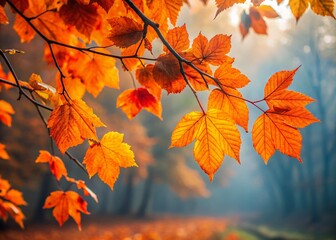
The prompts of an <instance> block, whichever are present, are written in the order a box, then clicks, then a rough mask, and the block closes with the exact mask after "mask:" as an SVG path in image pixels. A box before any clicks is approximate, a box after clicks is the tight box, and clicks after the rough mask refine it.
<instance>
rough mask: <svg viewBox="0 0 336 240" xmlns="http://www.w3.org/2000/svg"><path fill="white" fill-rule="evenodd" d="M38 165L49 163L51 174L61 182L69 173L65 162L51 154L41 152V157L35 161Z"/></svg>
mask: <svg viewBox="0 0 336 240" xmlns="http://www.w3.org/2000/svg"><path fill="white" fill-rule="evenodd" d="M35 162H36V163H49V167H50V171H51V173H52V174H53V175H54V176H55V177H56V179H57V181H59V180H60V179H61V178H62V176H64V177H66V176H68V172H67V170H66V168H65V166H64V163H63V161H62V160H61V159H60V158H59V157H56V156H52V155H51V154H50V153H49V152H47V151H44V150H40V155H39V156H38V157H37V159H36V160H35Z"/></svg>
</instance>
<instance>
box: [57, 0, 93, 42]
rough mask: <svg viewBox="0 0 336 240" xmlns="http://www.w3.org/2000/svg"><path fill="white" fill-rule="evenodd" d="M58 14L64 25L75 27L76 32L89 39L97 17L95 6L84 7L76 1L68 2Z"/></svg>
mask: <svg viewBox="0 0 336 240" xmlns="http://www.w3.org/2000/svg"><path fill="white" fill-rule="evenodd" d="M59 14H60V17H61V18H62V19H63V21H64V22H65V23H66V24H68V25H70V26H75V27H76V29H77V30H78V32H80V33H82V34H84V35H85V36H86V37H87V38H88V39H90V37H91V33H92V32H93V30H94V28H95V27H96V24H97V22H98V17H99V14H98V12H97V6H95V5H93V4H88V5H84V4H80V3H79V2H77V1H68V2H67V4H64V5H63V6H62V7H61V9H60V12H59Z"/></svg>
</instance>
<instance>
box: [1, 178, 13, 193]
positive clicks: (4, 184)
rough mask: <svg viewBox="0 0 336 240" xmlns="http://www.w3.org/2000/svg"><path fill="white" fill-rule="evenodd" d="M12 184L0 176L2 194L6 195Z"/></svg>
mask: <svg viewBox="0 0 336 240" xmlns="http://www.w3.org/2000/svg"><path fill="white" fill-rule="evenodd" d="M10 187H11V185H10V184H9V182H8V181H7V180H5V179H2V177H1V176H0V196H1V197H2V196H4V195H6V193H7V191H8V190H9V189H10Z"/></svg>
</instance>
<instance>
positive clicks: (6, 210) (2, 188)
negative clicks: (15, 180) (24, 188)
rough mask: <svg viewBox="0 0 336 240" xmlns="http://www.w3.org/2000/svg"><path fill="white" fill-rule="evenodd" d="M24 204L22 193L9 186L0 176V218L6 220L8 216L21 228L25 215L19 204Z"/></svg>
mask: <svg viewBox="0 0 336 240" xmlns="http://www.w3.org/2000/svg"><path fill="white" fill-rule="evenodd" d="M25 205H27V203H26V201H25V200H24V199H23V197H22V193H21V192H20V191H18V190H15V189H13V188H11V185H10V184H9V182H8V181H7V180H4V179H3V178H2V177H1V176H0V218H1V219H2V220H3V221H5V222H6V221H7V219H8V216H10V217H11V218H13V220H14V221H15V222H16V223H17V224H18V225H19V226H20V227H21V228H24V224H23V220H24V219H25V216H24V214H23V213H22V211H21V209H20V207H19V206H25Z"/></svg>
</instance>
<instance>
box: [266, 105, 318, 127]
mask: <svg viewBox="0 0 336 240" xmlns="http://www.w3.org/2000/svg"><path fill="white" fill-rule="evenodd" d="M269 114H277V115H279V117H281V118H282V120H283V122H284V123H286V124H288V125H289V126H292V127H296V128H304V127H307V126H308V125H310V124H312V123H315V122H319V120H318V119H317V118H315V117H314V115H313V114H312V113H311V112H309V111H308V110H307V109H305V108H303V107H297V108H293V109H290V110H282V111H281V110H277V111H274V112H270V113H269Z"/></svg>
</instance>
